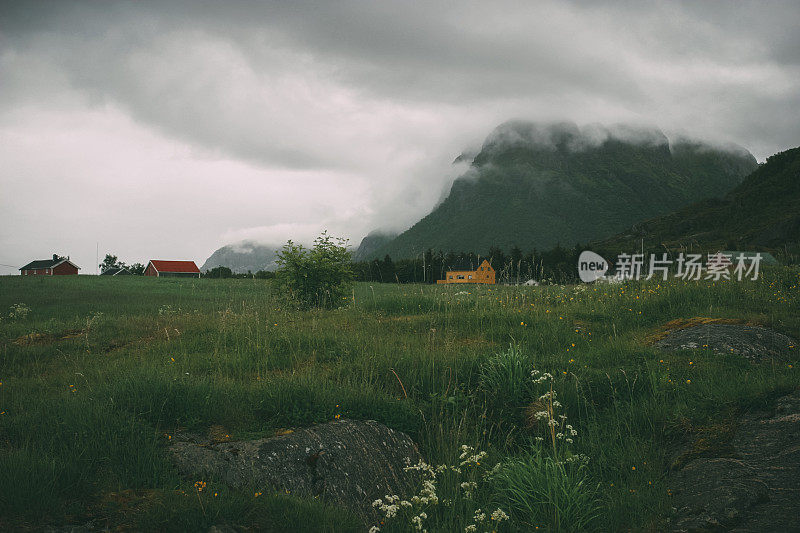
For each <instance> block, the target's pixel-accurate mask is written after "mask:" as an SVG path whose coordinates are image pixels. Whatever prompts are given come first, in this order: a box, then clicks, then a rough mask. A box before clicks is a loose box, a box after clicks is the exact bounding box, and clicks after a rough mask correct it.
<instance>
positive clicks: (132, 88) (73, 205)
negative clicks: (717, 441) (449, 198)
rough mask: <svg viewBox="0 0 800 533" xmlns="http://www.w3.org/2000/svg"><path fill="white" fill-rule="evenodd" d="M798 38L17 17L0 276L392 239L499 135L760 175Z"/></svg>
mask: <svg viewBox="0 0 800 533" xmlns="http://www.w3.org/2000/svg"><path fill="white" fill-rule="evenodd" d="M799 16H800V5H798V4H797V3H796V2H791V1H776V2H756V1H749V2H748V1H745V2H736V3H722V4H720V3H700V2H689V1H686V2H661V3H635V2H628V1H622V0H620V1H617V2H603V3H602V4H601V3H594V2H577V1H576V2H570V1H567V2H562V1H544V2H535V3H528V2H517V1H501V2H492V3H479V2H465V3H460V4H459V5H458V6H457V7H456V6H454V5H453V4H452V3H448V2H425V3H424V4H408V3H406V2H363V1H343V2H304V1H299V2H250V1H232V2H224V3H221V2H211V1H203V0H201V1H192V2H189V1H188V0H173V1H158V2H157V1H152V0H145V1H139V2H123V1H110V2H104V3H103V4H102V7H98V4H97V3H95V2H91V1H89V0H60V1H55V0H52V1H40V2H3V3H2V4H0V80H2V90H1V91H0V162H2V164H0V188H1V190H2V194H0V250H2V252H0V265H3V266H0V273H15V272H16V268H17V267H18V266H21V265H23V264H25V263H26V262H28V261H30V260H32V259H36V258H46V257H49V256H50V255H52V254H53V253H61V254H64V255H70V256H71V257H72V258H73V259H74V260H75V262H77V263H78V264H79V265H80V266H81V267H83V270H82V272H83V273H93V272H94V271H95V268H94V266H93V265H94V263H95V262H96V261H95V257H96V254H99V256H100V258H102V256H103V254H104V253H106V252H110V253H113V254H115V255H118V256H119V257H120V259H121V260H123V261H127V262H136V261H141V262H146V261H147V260H148V259H154V258H161V259H194V260H196V261H197V262H198V264H199V263H202V261H203V260H204V259H205V258H206V257H208V256H209V255H211V254H212V253H213V252H214V250H216V249H218V248H219V247H220V246H223V245H226V244H229V243H236V242H241V241H245V240H246V241H253V242H257V243H267V244H270V245H271V244H272V243H280V242H284V241H285V240H286V239H288V238H292V239H294V240H296V241H301V242H310V241H311V240H312V239H313V237H314V236H315V235H317V234H319V232H320V231H321V230H322V229H328V230H329V232H330V233H331V234H333V235H340V236H344V237H349V238H350V239H351V243H353V244H355V245H357V244H358V243H359V242H360V241H361V239H362V238H363V237H364V236H365V235H367V234H368V233H369V232H370V231H372V230H374V229H380V230H382V231H387V232H401V231H404V230H406V229H407V228H409V227H410V226H411V225H412V224H414V223H415V222H416V221H417V220H419V219H420V218H421V217H423V216H425V215H426V214H427V213H429V212H430V211H431V210H432V209H433V208H434V207H435V206H436V205H437V203H439V202H441V200H442V198H443V195H444V194H446V192H447V191H449V188H450V184H451V183H452V182H453V180H454V179H455V178H456V177H458V176H460V175H461V174H462V173H463V172H464V165H452V164H451V163H452V162H453V159H454V158H455V157H456V156H457V155H458V154H460V153H463V152H466V153H470V154H475V153H477V152H478V151H479V150H480V148H481V144H482V142H483V140H484V138H485V136H486V133H487V132H489V131H491V130H492V129H493V128H494V127H495V126H496V125H498V124H501V123H503V122H504V121H507V120H509V119H520V120H525V121H536V122H546V121H562V120H566V121H572V122H575V123H577V124H580V125H585V124H592V123H601V124H614V123H637V124H641V123H647V124H658V125H659V127H660V128H661V129H662V130H663V131H664V132H665V133H666V135H667V136H668V137H669V138H670V139H671V140H674V139H675V138H677V137H676V134H678V133H681V132H688V133H689V134H690V135H691V136H692V137H696V138H701V139H705V140H711V141H714V142H715V143H718V144H724V143H729V142H732V143H735V144H737V145H740V146H744V147H746V148H747V149H748V150H750V152H752V153H753V154H754V155H755V156H756V158H758V159H759V160H764V159H765V158H766V157H767V156H769V155H771V154H773V153H775V152H778V151H781V150H784V149H786V148H789V147H791V146H794V145H796V141H797V139H798V138H800V121H797V120H796V113H795V112H794V110H796V109H798V108H800V53H798V50H800V35H798V32H797V31H796V22H797V20H798V18H799ZM584 134H585V135H586V136H588V137H589V138H592V137H591V136H589V134H588V132H584ZM605 134H607V132H603V131H600V132H598V135H599V136H600V137H602V136H603V135H605ZM615 134H617V135H622V134H624V132H616V133H615ZM592 139H593V138H592ZM467 159H469V158H467ZM443 191H444V193H443Z"/></svg>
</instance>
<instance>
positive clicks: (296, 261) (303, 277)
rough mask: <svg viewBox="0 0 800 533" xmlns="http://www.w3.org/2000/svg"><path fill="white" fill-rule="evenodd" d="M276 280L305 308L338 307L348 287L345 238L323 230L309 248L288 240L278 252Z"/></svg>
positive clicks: (348, 277) (350, 275)
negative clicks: (333, 235)
mask: <svg viewBox="0 0 800 533" xmlns="http://www.w3.org/2000/svg"><path fill="white" fill-rule="evenodd" d="M277 263H278V265H279V267H280V268H279V269H278V271H277V273H276V274H277V279H278V280H279V281H280V282H281V284H282V285H283V286H284V287H285V288H286V289H287V290H288V292H289V294H290V296H291V297H292V298H294V299H296V300H297V301H298V302H300V304H301V305H304V306H307V307H328V308H330V307H338V306H339V304H340V303H342V300H344V299H346V294H347V292H348V291H349V290H350V287H351V284H352V282H353V271H352V268H351V262H350V252H349V251H348V250H347V240H346V239H334V238H332V237H331V236H329V235H328V233H327V232H323V233H322V235H320V236H319V237H317V238H316V239H315V240H314V246H313V247H311V249H307V248H304V247H303V245H301V244H294V243H293V242H292V241H289V242H287V243H286V245H285V246H284V247H283V249H282V250H281V251H280V252H278V259H277Z"/></svg>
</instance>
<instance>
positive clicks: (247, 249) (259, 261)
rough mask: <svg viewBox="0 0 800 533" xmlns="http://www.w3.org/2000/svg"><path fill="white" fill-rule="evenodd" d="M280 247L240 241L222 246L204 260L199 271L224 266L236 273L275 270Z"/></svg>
mask: <svg viewBox="0 0 800 533" xmlns="http://www.w3.org/2000/svg"><path fill="white" fill-rule="evenodd" d="M281 247H282V245H269V244H259V243H256V242H254V241H241V242H238V243H235V244H229V245H227V246H223V247H222V248H220V249H219V250H217V251H215V252H214V253H213V254H211V256H210V257H209V258H208V259H206V262H205V263H203V266H202V267H200V270H202V271H203V272H205V271H206V270H211V269H212V268H215V267H218V266H225V267H228V268H230V269H231V270H233V271H234V272H238V273H245V272H247V271H250V272H258V271H259V270H275V269H277V268H278V265H277V264H276V263H275V259H276V258H277V255H276V252H277V251H278V250H280V249H281Z"/></svg>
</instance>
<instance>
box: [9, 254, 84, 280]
mask: <svg viewBox="0 0 800 533" xmlns="http://www.w3.org/2000/svg"><path fill="white" fill-rule="evenodd" d="M80 269H81V268H80V267H79V266H78V265H76V264H75V263H73V262H72V261H70V260H69V257H59V256H58V255H56V254H53V258H52V259H40V260H36V261H31V262H30V263H28V264H27V265H25V266H24V267H20V269H19V270H20V275H22V276H69V275H73V276H74V275H77V274H78V270H80Z"/></svg>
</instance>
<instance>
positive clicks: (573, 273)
mask: <svg viewBox="0 0 800 533" xmlns="http://www.w3.org/2000/svg"><path fill="white" fill-rule="evenodd" d="M583 250H584V248H583V247H582V246H581V245H576V246H575V247H574V248H564V247H562V246H556V247H554V248H552V249H550V250H546V251H538V250H536V249H534V250H531V251H528V252H523V250H522V249H520V248H519V247H518V246H513V247H512V248H511V249H510V250H509V251H508V253H506V252H505V251H504V250H503V249H501V248H500V247H499V246H492V247H491V248H489V250H488V252H487V253H486V254H477V253H474V252H458V253H456V252H443V251H441V250H439V251H434V250H432V249H428V250H426V251H425V252H424V253H421V254H419V255H418V256H417V257H415V258H411V259H397V260H394V259H392V258H391V257H390V256H389V255H388V254H387V255H386V256H385V257H384V258H383V259H373V260H372V261H360V262H356V263H353V272H354V274H355V279H356V280H357V281H369V282H377V283H436V282H437V281H438V280H440V279H445V275H446V274H447V271H448V270H454V268H453V267H454V265H460V264H464V263H467V264H472V265H474V268H477V267H478V266H480V263H481V262H483V260H484V259H486V260H487V261H489V264H491V265H492V268H494V269H495V276H496V280H497V282H498V283H524V282H526V281H527V280H530V279H533V280H536V281H548V282H552V283H568V282H573V281H575V279H577V269H576V265H577V264H578V256H579V255H580V253H581V251H583Z"/></svg>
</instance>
